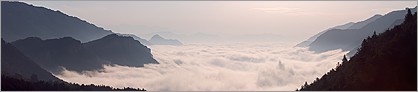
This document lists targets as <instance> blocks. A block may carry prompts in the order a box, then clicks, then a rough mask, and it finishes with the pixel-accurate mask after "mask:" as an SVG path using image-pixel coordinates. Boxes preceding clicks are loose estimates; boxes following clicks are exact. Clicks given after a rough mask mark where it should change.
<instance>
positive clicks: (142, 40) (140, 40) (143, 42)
mask: <svg viewBox="0 0 418 92" xmlns="http://www.w3.org/2000/svg"><path fill="white" fill-rule="evenodd" d="M117 34H118V35H121V36H129V37H132V38H134V39H135V40H137V41H139V42H141V44H143V45H145V46H148V45H152V43H151V42H149V41H148V40H145V39H142V38H140V37H138V36H136V35H132V34H119V33H117Z"/></svg>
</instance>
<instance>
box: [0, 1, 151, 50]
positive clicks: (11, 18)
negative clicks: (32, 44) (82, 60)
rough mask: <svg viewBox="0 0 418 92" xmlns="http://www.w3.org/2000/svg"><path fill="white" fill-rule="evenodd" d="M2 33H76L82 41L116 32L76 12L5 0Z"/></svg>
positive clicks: (11, 38)
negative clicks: (63, 11) (70, 13)
mask: <svg viewBox="0 0 418 92" xmlns="http://www.w3.org/2000/svg"><path fill="white" fill-rule="evenodd" d="M1 13H2V15H1V23H2V24H1V25H2V26H1V30H2V33H1V36H2V38H3V39H4V40H5V41H8V42H13V41H16V40H18V39H24V38H27V37H39V38H41V39H56V38H62V37H72V38H74V39H77V40H79V41H81V42H82V43H85V42H89V41H92V40H96V39H99V38H102V37H104V36H106V35H109V34H113V32H111V31H110V30H105V29H103V28H101V27H98V26H96V25H94V24H91V23H88V22H87V21H85V20H81V19H79V18H77V17H74V16H69V15H67V14H64V13H62V12H60V11H54V10H51V9H47V8H44V7H38V6H33V5H29V4H26V3H23V2H14V1H1ZM126 35H129V36H132V37H134V38H135V40H138V41H140V42H141V43H143V44H144V45H148V43H149V42H148V41H146V40H143V39H142V38H139V37H137V36H135V35H132V34H126Z"/></svg>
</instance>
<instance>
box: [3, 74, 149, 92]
mask: <svg viewBox="0 0 418 92" xmlns="http://www.w3.org/2000/svg"><path fill="white" fill-rule="evenodd" d="M1 90H2V91H146V90H145V89H144V88H142V89H139V88H130V87H125V88H122V89H120V88H113V87H110V86H105V85H93V84H90V85H84V84H81V85H80V84H76V83H67V82H57V81H26V80H23V79H19V78H13V77H9V76H4V75H1Z"/></svg>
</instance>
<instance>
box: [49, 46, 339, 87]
mask: <svg viewBox="0 0 418 92" xmlns="http://www.w3.org/2000/svg"><path fill="white" fill-rule="evenodd" d="M150 48H151V49H152V54H153V55H154V58H155V59H156V60H157V61H158V62H159V63H160V64H147V65H145V67H127V66H119V65H105V66H104V69H101V70H97V71H83V72H82V73H77V72H74V71H68V70H64V71H62V72H61V73H59V74H55V76H57V77H59V78H61V79H63V80H65V81H68V82H75V83H82V84H104V85H109V86H114V87H119V88H123V87H139V88H142V87H143V88H145V89H147V90H150V91H202V90H206V91H229V90H245V91H247V90H249V91H256V90H288V91H291V90H296V88H299V87H300V86H301V85H302V84H303V83H304V82H305V81H307V82H308V83H310V82H311V81H312V80H314V79H315V78H317V77H321V75H323V74H325V73H326V72H327V71H329V70H330V69H332V68H335V66H336V64H337V63H338V62H340V61H341V59H342V56H343V55H344V54H345V53H347V52H343V51H341V50H334V51H328V52H324V53H320V54H316V53H314V52H311V51H309V50H307V49H306V48H299V47H292V46H290V45H285V44H283V43H231V44H187V45H182V46H169V45H153V46H150Z"/></svg>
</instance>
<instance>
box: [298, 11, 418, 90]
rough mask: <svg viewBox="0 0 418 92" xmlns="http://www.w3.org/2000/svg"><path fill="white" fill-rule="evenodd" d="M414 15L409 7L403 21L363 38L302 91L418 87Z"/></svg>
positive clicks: (306, 84)
mask: <svg viewBox="0 0 418 92" xmlns="http://www.w3.org/2000/svg"><path fill="white" fill-rule="evenodd" d="M416 56H417V14H416V13H415V14H412V13H411V11H410V10H409V9H408V13H407V15H406V16H405V20H404V22H403V23H402V24H400V25H398V26H395V27H394V28H393V29H390V30H386V31H385V32H383V33H381V34H376V33H374V34H373V35H372V36H371V37H368V38H367V39H364V40H363V43H362V44H361V47H360V48H359V49H358V52H357V53H356V54H355V55H354V56H353V57H351V58H350V60H347V59H346V58H345V56H344V59H343V60H342V61H343V62H342V64H338V65H337V67H336V68H335V69H332V70H330V71H329V72H327V73H326V74H325V75H323V76H322V77H321V78H316V80H314V82H313V83H311V84H308V83H307V82H305V83H304V85H302V87H301V88H300V89H297V91H299V90H301V91H305V90H317V91H318V90H363V91H370V90H372V91H379V90H386V91H388V90H398V91H399V90H404V91H405V90H406V91H416V90H417V58H416Z"/></svg>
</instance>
